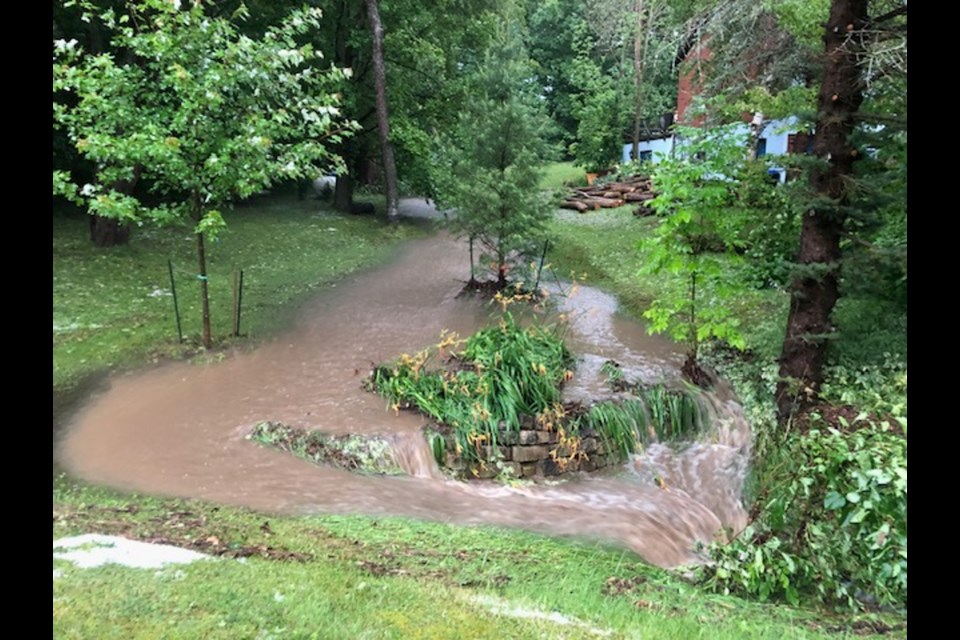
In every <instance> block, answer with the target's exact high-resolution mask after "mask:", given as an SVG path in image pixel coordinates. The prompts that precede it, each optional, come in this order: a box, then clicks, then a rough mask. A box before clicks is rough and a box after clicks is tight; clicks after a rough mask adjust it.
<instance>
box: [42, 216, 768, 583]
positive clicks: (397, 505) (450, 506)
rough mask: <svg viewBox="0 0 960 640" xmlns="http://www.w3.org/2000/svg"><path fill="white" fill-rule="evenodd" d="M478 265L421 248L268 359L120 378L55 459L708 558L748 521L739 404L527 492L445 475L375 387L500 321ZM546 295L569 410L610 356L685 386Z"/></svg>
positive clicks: (450, 248) (285, 507)
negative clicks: (561, 337) (691, 432)
mask: <svg viewBox="0 0 960 640" xmlns="http://www.w3.org/2000/svg"><path fill="white" fill-rule="evenodd" d="M465 257H466V249H465V246H464V245H463V244H462V243H460V242H457V241H455V240H453V239H451V238H450V237H448V236H446V235H444V234H439V235H436V236H433V237H431V238H427V239H423V240H417V241H413V242H410V243H409V244H408V245H406V246H405V247H404V248H403V249H402V250H401V251H400V252H399V254H398V255H397V257H396V258H395V259H393V260H392V261H391V262H390V263H389V264H387V265H385V266H383V267H381V268H377V269H373V270H370V271H367V272H365V273H361V274H356V275H354V276H351V277H349V278H347V279H345V280H343V281H341V282H339V283H337V285H336V286H332V287H329V288H327V289H326V290H324V291H323V292H322V293H320V294H318V295H317V296H316V297H315V298H314V299H313V300H312V301H311V302H310V303H309V304H307V305H306V306H305V307H304V309H303V310H302V313H300V314H299V315H298V319H297V320H296V321H295V323H294V325H293V326H292V327H291V328H290V329H289V330H288V331H287V332H285V333H283V334H281V335H279V336H277V337H275V338H273V339H271V340H269V341H267V342H266V343H264V344H263V345H261V346H259V347H257V348H256V349H255V350H252V351H250V352H247V353H241V352H237V353H233V354H228V355H227V356H226V357H225V358H224V359H223V360H222V361H220V362H216V363H211V364H189V363H182V362H181V363H172V364H167V365H164V366H161V367H157V368H154V369H150V370H147V371H143V372H140V373H136V374H126V375H117V376H114V377H112V378H110V379H109V384H108V386H107V388H106V389H102V390H99V391H97V392H96V393H94V394H93V395H92V396H91V397H90V398H89V400H87V401H86V402H85V403H84V404H82V406H81V407H80V408H78V409H77V410H76V411H75V412H74V413H73V414H72V415H71V416H70V417H69V419H68V420H67V421H66V422H67V424H66V426H65V427H64V429H63V432H62V437H61V438H60V439H59V442H58V446H57V447H56V449H55V452H54V453H55V460H56V463H57V464H58V465H60V466H61V467H62V468H63V469H64V470H65V471H67V472H68V473H70V474H72V475H74V476H77V477H79V478H82V479H84V480H87V481H90V482H94V483H102V484H106V485H110V486H114V487H118V488H122V489H127V490H131V491H138V492H143V493H150V494H158V495H167V496H181V497H195V498H202V499H205V500H211V501H215V502H220V503H226V504H232V505H240V506H245V507H250V508H253V509H257V510H262V511H264V512H268V513H285V514H320V513H340V514H345V513H363V514H371V515H399V516H409V517H414V518H423V519H428V520H435V521H442V522H453V523H459V524H466V525H477V524H490V525H498V526H507V527H519V528H524V529H528V530H532V531H537V532H541V533H546V534H553V535H562V536H577V537H584V538H591V539H597V540H604V541H609V542H613V543H615V544H619V545H622V546H626V547H628V548H629V549H632V550H633V551H635V552H636V553H637V554H639V555H640V556H641V557H643V558H644V559H645V560H647V561H648V562H651V563H654V564H657V565H661V566H673V565H678V564H683V563H687V562H694V561H696V560H697V555H696V554H695V552H694V550H693V549H694V546H695V543H696V542H697V541H703V542H709V541H710V540H712V539H713V538H714V536H715V534H716V533H717V532H718V530H720V529H721V528H723V527H729V528H732V529H734V530H739V529H740V528H742V527H743V526H744V525H745V522H746V514H745V512H744V509H743V507H742V505H741V489H742V484H743V478H744V474H745V472H746V464H747V460H748V455H749V451H748V450H749V445H750V430H749V426H748V425H747V424H746V423H745V421H744V420H743V418H742V414H741V412H740V408H739V406H738V405H737V404H736V402H735V400H734V399H733V398H732V397H730V394H729V393H727V394H713V395H710V396H705V398H704V399H705V401H706V402H708V403H709V405H710V407H711V412H712V413H713V417H714V419H713V428H711V430H710V431H709V432H708V433H706V434H703V436H701V439H700V441H698V442H695V443H690V444H687V445H684V446H678V447H669V446H665V445H652V446H650V447H649V448H648V449H647V451H645V452H644V453H643V454H640V455H638V456H635V457H634V459H632V460H631V461H630V462H629V463H627V464H625V465H624V467H623V468H622V469H620V470H618V471H617V472H613V473H607V472H604V473H600V474H594V475H592V476H586V475H580V476H576V477H572V478H570V479H564V480H553V481H548V482H544V483H539V484H526V485H523V486H517V487H511V486H503V485H499V484H495V483H493V482H486V481H482V482H481V481H474V482H470V483H464V482H457V481H452V480H447V479H444V478H442V476H441V475H440V474H439V473H438V471H437V469H436V466H435V464H434V462H433V460H432V457H431V455H430V453H429V451H428V449H427V446H426V444H425V442H424V441H423V438H422V437H421V436H420V428H421V426H422V425H423V424H424V422H425V421H424V419H423V418H421V417H420V416H418V415H416V414H414V413H411V412H400V413H399V414H398V413H396V412H394V411H392V410H390V409H389V408H388V407H387V406H386V403H385V401H384V400H383V399H382V398H380V397H379V396H377V395H375V394H372V393H369V392H365V391H363V390H362V389H361V380H362V378H363V377H364V376H365V375H366V374H367V373H368V372H369V371H370V369H371V366H372V365H373V364H375V363H379V362H382V361H385V360H390V359H392V358H395V357H396V356H397V355H398V354H400V353H403V352H408V353H409V352H413V351H416V350H419V349H421V348H423V347H425V346H427V345H429V344H435V343H436V342H438V341H439V339H440V334H441V332H442V331H443V330H452V331H456V332H458V333H459V334H460V335H462V336H466V335H469V334H470V333H472V332H473V331H475V330H476V329H477V328H478V327H480V326H483V325H484V323H486V322H487V321H488V319H489V317H490V313H491V309H490V307H489V306H487V305H483V304H481V303H479V302H478V301H476V300H474V299H471V298H467V297H464V298H458V297H457V293H458V292H459V291H460V289H461V288H462V286H463V280H464V279H465V278H466V276H467V274H466V273H465V272H466V269H465V267H466V260H465ZM548 280H550V278H548ZM547 284H548V288H549V289H551V290H552V293H553V295H552V296H551V299H554V300H556V301H557V302H558V312H562V313H564V314H566V316H567V318H568V321H569V333H568V346H569V347H570V348H571V350H572V351H573V352H574V353H575V354H577V355H578V356H580V361H579V364H578V368H577V373H576V377H575V378H574V380H573V382H572V383H570V384H569V385H568V388H567V390H566V395H567V397H568V398H571V399H588V398H596V397H599V396H602V395H604V394H606V393H608V392H607V391H606V390H605V389H604V385H603V383H602V376H600V366H601V365H602V363H603V362H604V361H605V360H607V359H610V358H612V359H615V360H616V361H617V362H619V363H620V364H621V366H622V368H623V370H624V372H625V374H626V375H627V377H629V378H634V379H635V378H639V379H641V380H643V381H645V382H657V381H667V382H668V383H669V382H672V381H676V380H678V379H679V367H680V365H681V364H682V361H683V357H682V354H681V353H680V351H679V350H678V349H677V348H676V347H675V346H674V345H673V344H671V343H670V342H668V341H666V340H663V339H660V338H659V337H652V336H648V335H647V334H646V333H645V332H644V330H643V329H642V327H641V326H640V325H638V324H637V323H634V322H632V321H630V320H629V319H626V318H624V317H622V316H620V315H618V314H617V313H616V300H615V298H613V297H612V296H610V295H608V294H605V293H604V292H602V291H599V290H597V289H595V288H591V287H588V286H582V285H581V286H571V285H569V284H566V283H559V282H555V281H552V282H548V283H547ZM561 290H562V291H567V292H570V293H571V295H569V296H568V297H564V296H562V295H560V292H561ZM571 290H572V291H571ZM263 420H275V421H280V422H284V423H287V424H290V425H293V426H297V427H304V428H308V429H318V430H322V431H325V432H329V433H336V434H345V433H359V434H379V435H386V436H389V438H390V439H391V440H392V441H393V442H394V445H395V448H396V451H397V457H398V459H400V460H401V461H402V463H403V465H404V467H405V468H406V469H408V471H409V475H406V476H399V477H397V476H393V477H382V476H366V475H359V474H352V473H349V472H346V471H340V470H337V469H332V468H326V467H321V466H317V465H313V464H311V463H308V462H305V461H301V460H298V459H295V458H293V457H291V456H290V455H288V454H284V453H280V452H277V451H273V450H270V449H267V448H264V447H262V446H259V445H258V444H256V443H253V442H251V441H249V440H247V439H246V436H247V434H248V433H249V430H250V428H251V427H252V426H253V425H254V424H256V423H258V422H260V421H263ZM658 480H660V481H661V482H658Z"/></svg>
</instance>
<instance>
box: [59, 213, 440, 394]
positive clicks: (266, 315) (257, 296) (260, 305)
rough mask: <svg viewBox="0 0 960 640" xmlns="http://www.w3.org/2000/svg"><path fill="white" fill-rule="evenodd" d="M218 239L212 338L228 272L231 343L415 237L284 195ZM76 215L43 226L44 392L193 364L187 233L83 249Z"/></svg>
mask: <svg viewBox="0 0 960 640" xmlns="http://www.w3.org/2000/svg"><path fill="white" fill-rule="evenodd" d="M225 217H226V219H227V222H228V225H229V226H228V228H227V230H226V231H225V232H224V233H223V235H222V236H221V238H220V239H219V240H218V241H217V242H212V243H209V244H208V250H207V256H208V271H209V285H210V304H211V307H212V310H211V313H212V321H213V333H214V336H216V337H217V339H218V342H219V344H220V345H221V346H223V345H226V344H240V342H238V341H237V339H227V338H226V336H227V335H228V334H229V333H230V331H231V306H232V297H233V293H232V288H233V273H234V271H235V270H239V269H242V270H243V272H244V289H243V307H242V317H241V327H240V329H241V333H242V334H243V335H244V336H246V337H253V338H256V337H259V336H263V335H265V334H268V333H269V332H272V331H274V330H276V329H278V328H280V327H281V326H282V325H283V324H284V323H285V322H286V321H287V319H288V318H289V315H290V313H291V312H292V311H295V310H296V308H297V305H298V303H299V302H300V301H302V300H304V299H305V298H306V296H307V294H309V293H310V292H311V291H314V290H316V289H317V288H318V287H321V286H327V285H331V284H333V283H334V282H335V281H336V280H337V279H339V278H341V277H343V276H344V275H345V274H348V273H350V272H352V271H355V270H357V269H359V268H362V267H365V266H368V265H372V264H375V263H377V262H379V261H381V260H383V259H385V258H386V257H387V256H389V248H390V247H393V246H396V245H397V244H398V243H399V242H401V241H403V240H406V239H409V238H411V237H414V236H416V235H419V234H420V233H421V231H419V230H418V228H417V227H415V226H411V225H406V224H404V225H399V226H389V225H385V224H384V223H383V222H382V221H380V220H379V219H377V218H373V217H365V216H347V215H342V214H338V213H335V212H333V211H331V210H330V209H329V207H328V205H327V204H326V203H322V202H320V201H318V200H315V199H305V200H298V199H297V198H296V196H295V195H279V196H273V197H263V198H257V199H254V200H252V201H250V202H249V203H246V204H243V205H238V206H237V207H235V208H234V210H232V211H229V212H227V213H226V214H225ZM87 233H88V231H87V219H86V217H83V216H69V215H55V216H54V218H53V378H54V380H53V381H54V388H55V389H57V390H61V391H62V390H63V389H66V388H68V387H72V386H75V385H76V384H77V383H78V382H80V381H81V380H82V379H84V378H85V377H87V376H89V375H90V374H92V373H95V372H98V371H103V370H106V369H111V368H117V367H127V366H135V365H139V364H145V363H148V362H150V361H156V360H157V359H162V358H166V357H183V356H188V355H192V354H195V353H199V352H200V351H201V350H200V349H199V332H200V295H199V288H198V286H197V277H196V273H197V268H196V253H195V239H194V237H193V235H192V234H191V233H190V230H189V229H188V228H186V227H171V228H164V229H156V228H148V227H144V228H138V229H135V230H134V232H133V234H132V237H131V239H130V244H129V245H127V246H122V247H114V248H111V249H98V248H96V247H94V246H93V245H92V244H91V243H90V241H89V239H88V236H87ZM168 260H171V261H172V262H173V265H174V275H175V278H176V289H177V296H178V302H179V306H180V313H181V317H182V325H183V331H184V337H185V342H184V344H179V343H178V340H177V329H176V321H175V317H174V310H173V298H172V295H171V293H172V291H171V286H170V276H169V273H168V266H167V261H168Z"/></svg>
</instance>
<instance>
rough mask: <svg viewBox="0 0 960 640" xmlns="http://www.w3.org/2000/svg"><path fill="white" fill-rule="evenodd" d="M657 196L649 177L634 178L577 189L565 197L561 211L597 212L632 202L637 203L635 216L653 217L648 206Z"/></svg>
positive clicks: (651, 210)
mask: <svg viewBox="0 0 960 640" xmlns="http://www.w3.org/2000/svg"><path fill="white" fill-rule="evenodd" d="M656 195H657V194H655V193H654V192H653V187H652V185H651V183H650V178H649V177H648V176H632V177H630V178H627V179H626V180H623V181H621V182H608V183H606V184H602V185H595V186H591V187H576V188H575V189H573V190H572V191H571V192H570V193H568V194H567V195H566V196H564V199H563V204H561V205H560V208H561V209H572V210H574V211H578V212H580V213H586V212H587V211H596V210H597V209H612V208H614V207H622V206H623V205H624V204H627V203H630V202H636V203H637V209H636V211H634V212H633V213H634V215H637V216H649V215H653V209H651V208H650V207H648V206H647V203H648V202H649V201H650V200H653V199H654V198H655V197H656Z"/></svg>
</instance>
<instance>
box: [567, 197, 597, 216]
mask: <svg viewBox="0 0 960 640" xmlns="http://www.w3.org/2000/svg"><path fill="white" fill-rule="evenodd" d="M560 208H561V209H572V210H573V211H578V212H580V213H583V212H584V211H589V210H590V209H592V208H593V207H591V206H590V205H588V204H587V203H586V202H583V201H580V200H564V202H563V204H561V205H560Z"/></svg>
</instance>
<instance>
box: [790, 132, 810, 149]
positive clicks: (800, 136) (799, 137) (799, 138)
mask: <svg viewBox="0 0 960 640" xmlns="http://www.w3.org/2000/svg"><path fill="white" fill-rule="evenodd" d="M787 153H813V135H812V134H809V133H791V134H790V135H788V136H787Z"/></svg>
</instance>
